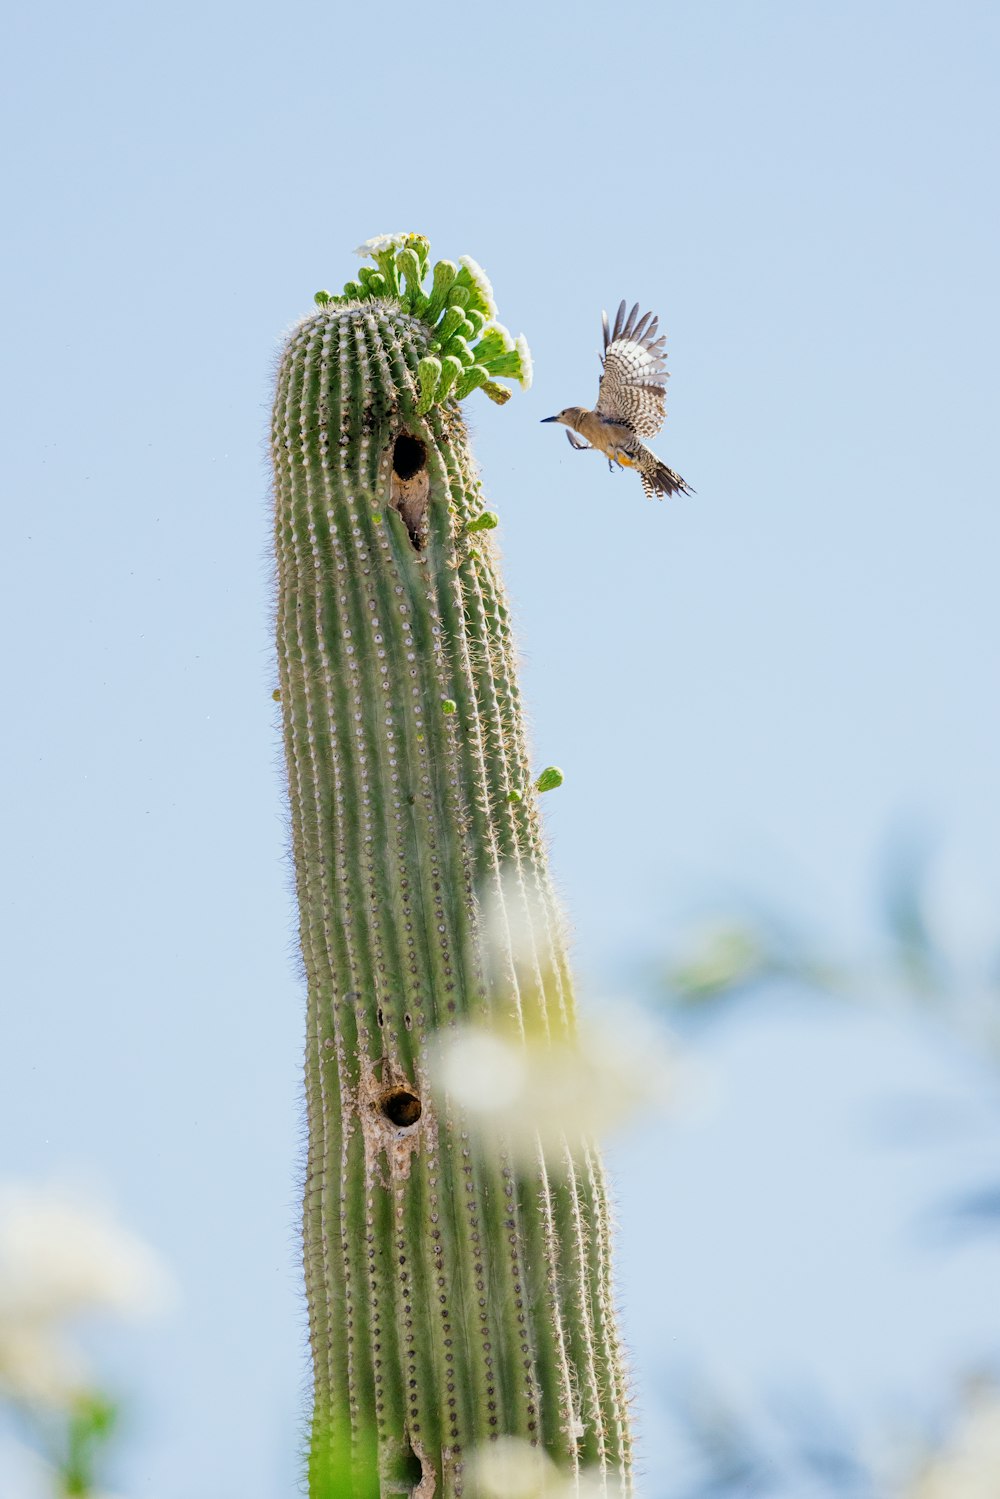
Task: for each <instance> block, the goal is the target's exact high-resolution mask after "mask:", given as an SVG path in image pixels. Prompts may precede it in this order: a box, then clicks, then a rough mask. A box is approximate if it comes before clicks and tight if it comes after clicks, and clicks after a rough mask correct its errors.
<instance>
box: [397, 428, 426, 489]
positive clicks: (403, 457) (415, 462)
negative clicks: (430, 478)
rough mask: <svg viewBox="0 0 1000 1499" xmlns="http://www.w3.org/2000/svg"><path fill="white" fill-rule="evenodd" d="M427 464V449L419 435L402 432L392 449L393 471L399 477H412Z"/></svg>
mask: <svg viewBox="0 0 1000 1499" xmlns="http://www.w3.org/2000/svg"><path fill="white" fill-rule="evenodd" d="M426 464H427V449H426V447H425V446H424V444H423V443H422V442H421V440H420V438H419V437H413V436H411V435H410V433H409V432H400V434H399V436H398V437H397V438H396V443H395V446H394V447H393V450H392V471H393V473H394V474H395V475H396V478H397V479H412V478H413V477H414V476H415V475H416V474H419V472H420V470H421V469H422V468H424V467H425V466H426Z"/></svg>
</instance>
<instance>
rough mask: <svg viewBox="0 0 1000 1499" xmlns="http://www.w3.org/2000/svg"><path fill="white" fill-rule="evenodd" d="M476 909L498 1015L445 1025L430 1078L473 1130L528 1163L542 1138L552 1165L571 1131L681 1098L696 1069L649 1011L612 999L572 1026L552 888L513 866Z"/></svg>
mask: <svg viewBox="0 0 1000 1499" xmlns="http://www.w3.org/2000/svg"><path fill="white" fill-rule="evenodd" d="M480 910H481V931H482V936H483V956H484V959H485V964H486V970H487V976H488V981H489V986H490V989H491V990H492V994H493V1000H492V1014H491V1018H490V1021H489V1023H488V1024H484V1025H480V1024H476V1023H470V1024H468V1025H465V1026H463V1027H460V1028H457V1029H455V1030H452V1031H450V1032H447V1033H445V1034H443V1035H441V1037H440V1038H439V1044H438V1049H437V1051H436V1053H435V1054H434V1055H433V1056H432V1058H431V1081H432V1084H433V1085H434V1087H435V1088H436V1089H437V1090H438V1091H439V1092H440V1093H441V1094H442V1095H446V1096H447V1097H448V1098H449V1099H450V1100H451V1101H452V1102H453V1103H454V1104H457V1105H458V1106H459V1107H460V1108H461V1109H462V1111H463V1113H464V1116H465V1119H466V1120H467V1122H468V1125H469V1128H470V1129H473V1130H476V1131H478V1132H481V1133H483V1134H487V1135H489V1136H498V1135H499V1136H502V1137H503V1140H504V1143H505V1145H506V1147H507V1148H508V1149H509V1150H510V1151H511V1152H512V1153H513V1154H514V1155H516V1156H520V1157H521V1158H522V1159H524V1160H525V1161H530V1160H533V1159H534V1156H535V1153H536V1151H537V1148H538V1144H539V1141H540V1142H541V1144H542V1146H543V1148H544V1149H546V1150H547V1151H549V1153H550V1165H555V1164H556V1163H558V1161H559V1160H560V1159H561V1158H562V1146H563V1142H564V1140H565V1141H568V1142H570V1144H573V1143H574V1142H575V1141H577V1140H579V1139H580V1138H581V1137H586V1136H594V1135H601V1134H604V1133H605V1132H607V1131H608V1130H609V1129H612V1128H614V1127H615V1126H617V1125H620V1124H622V1123H624V1122H627V1121H628V1120H629V1118H630V1117H631V1116H632V1115H633V1114H635V1113H636V1112H637V1111H642V1110H650V1111H657V1112H662V1111H663V1110H664V1109H665V1108H667V1107H670V1108H673V1107H675V1106H676V1104H677V1102H678V1098H679V1095H680V1093H681V1091H682V1085H683V1089H684V1091H686V1089H687V1084H688V1082H689V1078H688V1069H687V1068H686V1067H683V1066H682V1065H681V1063H680V1061H679V1059H678V1057H677V1056H676V1054H675V1051H674V1049H673V1047H672V1046H671V1045H670V1043H669V1041H668V1039H666V1038H665V1036H664V1031H663V1027H662V1025H661V1024H659V1023H657V1022H655V1021H653V1019H652V1018H651V1017H650V1016H649V1015H648V1014H647V1013H646V1012H644V1011H642V1010H639V1009H637V1008H636V1007H635V1006H633V1005H630V1004H627V1003H622V1002H618V1001H609V1002H608V1003H607V1004H606V1005H604V1006H603V1007H602V1008H603V1015H602V1018H601V1020H600V1022H596V1021H593V1020H589V1019H586V1018H581V1019H580V1020H579V1021H578V1023H576V1024H575V1025H573V1027H572V1028H571V1029H568V1028H567V1027H566V1025H565V1022H564V1020H563V1018H562V1010H563V1007H564V1006H565V1005H566V1004H567V1001H568V1002H569V1003H570V1004H572V997H571V996H567V995H566V993H565V991H564V986H565V976H564V975H563V974H562V972H561V971H559V970H558V969H557V967H556V962H557V959H556V954H557V951H558V947H559V945H560V944H561V943H562V940H563V939H562V919H561V915H560V913H559V911H558V908H557V907H556V906H555V904H554V902H553V900H552V898H551V896H550V895H549V894H548V892H546V891H544V890H540V889H538V888H537V887H536V886H535V885H534V884H533V883H531V882H530V881H529V880H525V879H524V878H523V877H522V876H521V875H520V874H519V873H518V871H517V870H515V869H508V870H506V871H505V873H504V875H503V877H502V879H501V881H500V882H499V884H498V886H496V887H495V888H493V889H492V890H487V891H485V892H483V894H482V895H481V899H480ZM567 1165H568V1162H567Z"/></svg>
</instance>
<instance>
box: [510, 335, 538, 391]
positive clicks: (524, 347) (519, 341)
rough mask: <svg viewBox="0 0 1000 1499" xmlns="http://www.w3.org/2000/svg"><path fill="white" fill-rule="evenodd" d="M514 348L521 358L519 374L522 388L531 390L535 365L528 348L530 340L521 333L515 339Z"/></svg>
mask: <svg viewBox="0 0 1000 1499" xmlns="http://www.w3.org/2000/svg"><path fill="white" fill-rule="evenodd" d="M514 348H515V350H516V352H517V354H518V355H519V357H520V360H521V373H520V375H519V376H518V380H519V381H520V385H521V389H522V390H530V389H531V382H532V380H533V379H534V377H535V366H534V364H533V363H532V359H531V350H530V349H529V348H528V340H527V339H526V338H525V336H524V334H523V333H519V334H518V335H517V337H516V338H515V340H514Z"/></svg>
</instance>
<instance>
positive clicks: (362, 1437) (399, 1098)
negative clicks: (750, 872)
mask: <svg viewBox="0 0 1000 1499" xmlns="http://www.w3.org/2000/svg"><path fill="white" fill-rule="evenodd" d="M362 249H363V250H364V251H365V252H366V254H367V256H368V258H370V259H371V260H373V261H374V265H375V267H376V268H375V269H374V270H372V269H371V268H370V267H368V266H366V267H365V269H363V270H362V272H361V274H360V277H359V279H358V281H357V282H352V283H349V284H348V286H347V287H346V288H345V292H344V294H343V295H342V296H336V297H334V296H330V295H329V294H328V293H326V292H322V293H319V294H318V295H317V298H316V302H317V307H316V310H315V311H314V312H313V313H312V314H311V315H309V316H308V317H306V318H304V319H303V321H302V322H300V323H299V324H298V325H297V326H296V327H295V328H294V329H293V330H292V332H291V334H290V336H289V338H288V341H287V344H286V346H285V349H284V353H283V356H282V359H281V363H280V369H279V373H278V380H277V392H276V397H275V403H274V416H273V426H272V452H273V461H274V490H275V545H276V549H277V577H278V601H277V644H278V664H279V672H280V703H281V713H282V721H283V731H284V744H285V753H286V761H287V769H288V788H289V798H290V808H291V830H292V846H293V852H294V864H295V879H296V889H297V895H298V907H299V916H300V935H301V944H302V958H303V963H304V966H305V972H306V976H307V982H308V1019H307V1042H306V1065H305V1089H306V1106H307V1116H308V1159H307V1167H306V1179H305V1200H304V1208H303V1232H304V1261H305V1278H306V1291H307V1298H308V1306H309V1330H310V1342H311V1352H312V1363H313V1371H314V1396H313V1412H312V1423H311V1440H310V1452H309V1491H310V1495H311V1496H312V1499H320V1496H323V1499H333V1496H334V1495H337V1496H339V1495H345V1496H346V1495H351V1494H353V1495H356V1496H363V1499H372V1496H387V1495H398V1494H410V1495H413V1496H416V1499H450V1496H453V1495H454V1496H458V1495H463V1494H465V1495H466V1496H467V1499H471V1495H472V1494H473V1493H474V1492H476V1491H477V1487H476V1483H475V1481H474V1477H471V1476H470V1475H471V1474H474V1471H475V1463H476V1461H477V1460H478V1459H477V1453H478V1454H481V1453H482V1452H483V1451H484V1450H485V1451H486V1452H487V1453H488V1452H489V1451H490V1450H491V1449H490V1444H491V1442H492V1441H493V1439H495V1438H497V1437H515V1438H520V1439H521V1440H522V1441H523V1442H524V1443H525V1444H530V1445H531V1446H533V1447H536V1448H538V1449H540V1450H541V1451H542V1452H544V1453H545V1454H547V1457H548V1458H549V1459H551V1461H552V1462H553V1463H554V1464H555V1465H556V1466H557V1468H559V1469H560V1470H562V1472H563V1473H564V1474H565V1475H566V1478H567V1480H568V1482H569V1485H570V1488H571V1489H572V1488H573V1487H575V1479H574V1475H578V1474H581V1473H587V1474H590V1473H594V1474H595V1475H596V1476H598V1478H599V1480H600V1487H601V1489H602V1491H605V1492H607V1493H612V1494H628V1493H630V1492H631V1478H630V1439H629V1429H628V1392H627V1389H626V1381H625V1375H624V1371H623V1365H622V1360H621V1354H620V1350H619V1344H618V1337H617V1333H616V1329H615V1317H614V1308H613V1295H612V1285H611V1265H610V1223H609V1212H608V1205H607V1195H606V1188H605V1182H604V1176H603V1172H602V1167H601V1163H600V1160H599V1157H598V1155H597V1153H596V1151H595V1149H594V1147H593V1144H592V1143H591V1142H590V1141H589V1140H588V1139H586V1138H584V1137H582V1136H581V1134H580V1127H579V1123H578V1121H574V1120H573V1119H567V1120H566V1134H565V1139H564V1140H562V1141H560V1142H559V1143H558V1144H557V1145H553V1144H552V1142H551V1141H546V1142H545V1143H544V1144H543V1143H542V1142H541V1141H539V1143H538V1147H537V1149H536V1150H535V1152H534V1156H533V1158H531V1159H525V1157H524V1155H523V1154H520V1155H516V1154H515V1153H513V1152H511V1151H510V1150H509V1149H508V1148H507V1145H506V1144H505V1140H504V1137H503V1135H502V1134H501V1133H499V1132H494V1133H492V1134H491V1133H490V1132H489V1131H486V1132H484V1131H483V1130H482V1129H477V1128H475V1127H474V1126H473V1124H472V1123H471V1122H470V1118H469V1108H468V1102H467V1100H464V1099H457V1098H455V1097H453V1096H451V1095H449V1093H448V1092H447V1091H441V1090H439V1089H436V1088H435V1073H434V1055H435V1048H436V1047H437V1046H439V1045H440V1044H441V1042H442V1038H447V1036H448V1035H449V1034H455V1033H456V1032H457V1031H460V1030H461V1028H462V1027H466V1026H479V1027H482V1026H486V1027H491V1026H493V1025H494V1024H496V1025H503V1026H506V1027H508V1029H509V1028H510V1027H511V1026H513V1027H514V1028H515V1030H516V1031H517V1032H518V1034H520V1035H522V1036H528V1035H529V1034H530V1035H532V1036H537V1035H538V1034H539V1033H541V1034H542V1035H544V1036H550V1037H553V1038H555V1037H558V1038H560V1039H563V1040H565V1038H566V1036H567V1034H570V1033H572V1030H573V1026H574V1019H573V996H572V989H571V981H570V976H569V972H568V967H567V962H566V954H565V946H564V941H563V937H562V933H561V929H560V922H559V915H558V911H557V908H556V904H555V901H554V899H553V896H552V891H551V886H550V880H549V874H548V869H547V863H546V857H545V853H544V849H543V845H542V836H541V830H540V824H539V814H538V807H537V792H536V788H535V786H534V784H533V780H532V774H531V770H530V768H529V765H528V760H527V755H526V749H525V738H524V729H523V725H522V716H521V708H520V703H519V696H518V684H517V677H516V672H515V651H514V647H513V643H512V639H511V632H510V621H509V614H508V606H507V602H506V599H505V595H504V591H503V586H502V583H501V580H500V576H499V572H498V568H497V563H496V558H495V555H494V552H493V539H492V527H493V525H494V524H495V521H496V517H495V515H493V514H492V513H491V514H490V519H489V520H488V521H484V520H483V517H484V515H486V514H487V513H488V512H487V508H486V505H485V502H484V499H483V496H482V493H481V490H480V485H479V481H478V479H477V477H476V472H475V468H474V465H473V461H472V457H471V454H470V451H469V446H468V440H467V435H466V430H465V426H464V423H463V420H462V416H461V413H460V409H459V405H458V402H459V401H460V400H461V399H464V397H465V396H467V395H469V394H470V393H471V392H472V391H474V390H475V389H477V388H482V389H483V390H484V391H485V393H486V394H487V395H488V396H490V397H491V398H492V399H494V400H498V401H502V400H505V399H506V398H507V396H508V395H509V394H510V392H509V390H508V389H507V388H506V387H504V386H500V385H498V384H497V380H498V378H500V379H502V378H504V377H507V378H514V379H518V380H520V381H521V382H522V383H525V384H526V383H527V382H528V380H529V379H530V356H529V355H528V351H527V346H526V345H525V344H524V341H523V339H520V340H514V339H512V338H511V337H510V335H509V334H508V333H507V331H506V329H504V328H502V327H501V326H500V325H499V324H497V323H496V309H495V307H494V306H493V304H492V292H491V289H490V287H489V283H488V281H487V280H486V278H485V276H484V275H483V273H482V271H481V270H480V269H479V267H478V266H476V265H475V262H472V261H468V260H463V261H462V262H461V263H460V267H459V266H456V265H454V264H452V263H451V262H448V261H440V262H438V263H437V265H436V266H434V267H433V269H431V268H430V267H429V265H428V245H427V241H426V240H425V239H423V238H422V237H420V236H417V235H398V236H383V237H382V238H380V239H379V240H375V241H371V242H369V245H368V246H364V247H362ZM487 908H489V910H490V912H491V915H490V920H489V922H488V923H487V921H486V919H485V918H484V911H486V910H487ZM498 913H499V919H498ZM487 925H489V928H490V935H489V939H488V942H487V936H486V931H485V928H486V926H487ZM515 932H516V933H517V934H518V935H517V937H516V938H515V936H514V935H513V934H514V933H515ZM487 947H489V951H487ZM515 947H517V949H518V950H517V951H515ZM526 948H527V950H528V954H529V955H528V958H527V959H526V957H525V949H526ZM482 1086H483V1088H484V1089H485V1091H486V1093H487V1094H488V1092H489V1088H490V1086H491V1083H490V1080H489V1078H487V1079H485V1080H484V1082H483V1085H482ZM508 1445H509V1444H508ZM496 1450H499V1449H496Z"/></svg>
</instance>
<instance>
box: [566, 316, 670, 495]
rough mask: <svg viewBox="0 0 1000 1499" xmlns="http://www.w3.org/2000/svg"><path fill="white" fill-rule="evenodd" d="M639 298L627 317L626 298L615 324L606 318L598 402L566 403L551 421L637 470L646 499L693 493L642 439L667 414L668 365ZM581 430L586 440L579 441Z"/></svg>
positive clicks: (585, 444)
mask: <svg viewBox="0 0 1000 1499" xmlns="http://www.w3.org/2000/svg"><path fill="white" fill-rule="evenodd" d="M638 313H639V304H638V302H637V303H636V304H635V306H634V307H633V308H632V311H631V312H630V313H629V315H628V317H627V318H626V316H625V303H624V302H622V304H621V306H620V307H619V308H618V314H617V316H616V318H615V324H614V329H613V330H611V329H610V328H609V327H608V317H607V313H604V314H602V318H603V323H604V353H603V355H602V356H601V364H602V366H603V373H602V375H601V383H600V386H599V387H598V392H597V404H596V406H595V407H594V409H593V410H592V411H591V410H589V409H588V408H587V407H585V406H567V407H566V408H565V410H563V411H560V412H559V413H558V414H557V415H556V416H548V417H545V418H544V420H545V421H548V422H561V423H562V425H563V426H565V427H569V428H571V429H572V431H570V432H567V433H566V436H567V438H568V439H569V442H570V446H571V447H574V448H576V449H577V450H578V451H586V450H587V449H588V448H593V449H595V450H596V451H597V452H599V453H603V454H604V455H605V457H606V458H607V460H608V464H609V466H610V465H611V464H613V463H617V464H618V465H619V466H620V467H622V468H634V469H636V470H637V471H638V474H639V478H640V479H641V481H642V487H643V490H644V492H645V494H646V497H647V499H650V500H651V499H653V497H654V496H659V497H660V498H662V497H663V495H665V494H691V493H692V491H691V489H690V488H689V486H688V485H687V484H686V483H685V481H684V480H683V479H682V478H681V476H680V474H675V473H674V471H673V469H671V468H668V467H667V465H666V464H665V463H663V462H661V461H660V459H659V458H657V456H656V454H655V453H654V452H653V451H652V449H651V448H647V447H646V445H645V443H644V442H642V441H641V439H642V438H643V437H655V435H656V433H657V432H659V430H660V428H661V427H662V425H663V421H664V417H665V415H666V390H665V388H664V387H665V384H666V380H667V371H666V368H665V366H664V357H665V356H664V353H663V348H664V345H665V343H666V338H665V337H664V336H662V335H661V336H660V337H659V338H657V337H656V330H657V327H658V325H659V320H658V319H657V318H655V317H653V316H652V314H651V313H648V312H647V313H644V314H643V315H642V317H639V316H638ZM573 432H578V433H579V434H580V436H581V437H584V438H586V442H577V441H576V440H575V438H574V437H573Z"/></svg>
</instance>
